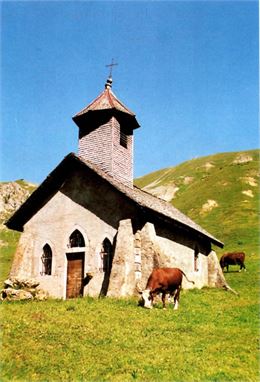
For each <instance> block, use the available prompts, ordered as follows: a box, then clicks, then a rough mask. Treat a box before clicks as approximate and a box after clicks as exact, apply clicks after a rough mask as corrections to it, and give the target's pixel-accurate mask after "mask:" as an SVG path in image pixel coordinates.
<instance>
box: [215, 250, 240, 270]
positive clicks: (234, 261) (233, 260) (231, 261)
mask: <svg viewBox="0 0 260 382" xmlns="http://www.w3.org/2000/svg"><path fill="white" fill-rule="evenodd" d="M219 263H220V266H221V268H222V270H224V268H225V267H226V268H227V272H228V266H229V265H240V269H239V272H241V270H242V269H244V270H246V266H245V253H244V252H230V253H225V254H224V255H223V256H222V257H221V259H220V262H219Z"/></svg>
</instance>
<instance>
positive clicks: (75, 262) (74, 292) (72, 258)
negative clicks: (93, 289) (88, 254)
mask: <svg viewBox="0 0 260 382" xmlns="http://www.w3.org/2000/svg"><path fill="white" fill-rule="evenodd" d="M67 260H68V266H67V289H66V298H75V297H79V296H82V295H83V277H84V252H78V253H67Z"/></svg>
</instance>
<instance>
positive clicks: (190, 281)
mask: <svg viewBox="0 0 260 382" xmlns="http://www.w3.org/2000/svg"><path fill="white" fill-rule="evenodd" d="M180 271H181V273H182V274H183V276H185V278H186V280H187V281H188V282H189V283H192V284H195V282H194V281H192V280H189V279H188V277H187V276H186V274H185V273H184V272H183V271H182V270H181V269H180Z"/></svg>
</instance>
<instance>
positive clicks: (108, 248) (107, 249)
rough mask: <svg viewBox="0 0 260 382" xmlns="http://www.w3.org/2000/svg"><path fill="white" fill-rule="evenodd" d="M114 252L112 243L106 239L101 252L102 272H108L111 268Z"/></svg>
mask: <svg viewBox="0 0 260 382" xmlns="http://www.w3.org/2000/svg"><path fill="white" fill-rule="evenodd" d="M112 251H113V247H112V244H111V242H110V241H109V240H108V239H107V238H105V240H104V241H103V243H102V248H101V252H100V257H101V268H100V271H101V272H105V273H106V272H108V271H109V270H110V268H111V262H112Z"/></svg>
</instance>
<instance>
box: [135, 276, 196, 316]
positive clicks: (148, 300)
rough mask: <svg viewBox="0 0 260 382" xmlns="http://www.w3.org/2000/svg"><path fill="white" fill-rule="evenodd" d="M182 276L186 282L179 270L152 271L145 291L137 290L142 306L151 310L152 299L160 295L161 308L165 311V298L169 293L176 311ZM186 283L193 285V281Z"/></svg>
mask: <svg viewBox="0 0 260 382" xmlns="http://www.w3.org/2000/svg"><path fill="white" fill-rule="evenodd" d="M182 276H185V277H186V279H187V280H188V278H187V276H186V275H185V273H184V272H183V271H182V270H181V269H179V268H156V269H154V270H153V271H152V273H151V274H150V276H149V278H148V281H147V284H146V287H145V290H144V291H140V290H139V293H140V294H141V298H142V300H141V302H142V305H143V306H144V307H145V308H148V309H151V308H152V307H153V300H154V297H155V296H156V295H157V294H159V293H161V294H162V303H163V308H164V309H165V297H166V294H167V293H169V294H170V296H171V297H173V300H174V302H173V306H174V309H175V310H176V309H178V305H179V299H180V291H181V283H182ZM188 281H189V282H191V283H193V284H194V281H190V280H188Z"/></svg>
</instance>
